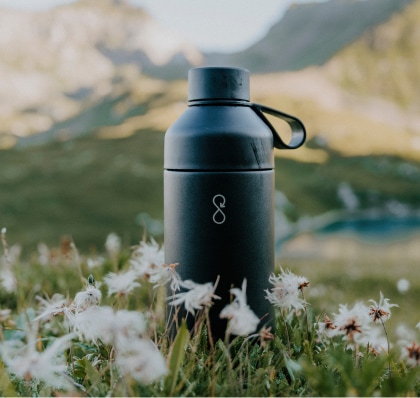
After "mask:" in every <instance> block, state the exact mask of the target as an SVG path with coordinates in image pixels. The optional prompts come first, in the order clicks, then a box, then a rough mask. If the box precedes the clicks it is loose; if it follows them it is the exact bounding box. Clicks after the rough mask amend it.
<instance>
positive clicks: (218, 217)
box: [213, 194, 226, 224]
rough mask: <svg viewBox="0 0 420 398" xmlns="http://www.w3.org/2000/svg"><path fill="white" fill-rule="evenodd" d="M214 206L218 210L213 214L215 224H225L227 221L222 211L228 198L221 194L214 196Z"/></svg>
mask: <svg viewBox="0 0 420 398" xmlns="http://www.w3.org/2000/svg"><path fill="white" fill-rule="evenodd" d="M213 204H214V205H215V206H216V209H217V210H216V211H215V212H214V214H213V221H214V223H215V224H223V223H224V222H225V221H226V216H225V213H223V211H222V209H224V208H225V204H226V198H225V197H224V196H223V195H221V194H217V195H215V196H213Z"/></svg>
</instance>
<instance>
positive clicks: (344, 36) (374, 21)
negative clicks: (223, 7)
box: [206, 0, 412, 73]
mask: <svg viewBox="0 0 420 398" xmlns="http://www.w3.org/2000/svg"><path fill="white" fill-rule="evenodd" d="M411 1H412V0H398V1H396V0H364V1H361V0H356V1H355V0H330V1H326V2H321V3H305V4H299V5H293V6H291V7H290V8H289V10H288V11H287V12H286V14H285V15H284V16H283V18H281V19H280V20H279V21H278V22H277V23H276V24H275V25H274V26H273V27H272V28H271V29H270V31H269V32H268V33H267V35H266V36H265V37H264V38H263V39H261V40H260V41H258V42H257V43H255V44H254V45H252V46H251V47H249V48H247V49H246V50H244V51H241V52H238V53H234V54H217V53H215V54H206V62H207V63H209V64H217V65H236V66H242V67H245V68H247V69H249V70H250V71H251V72H253V73H267V72H276V71H286V70H287V71H290V70H299V69H303V68H305V67H308V66H311V65H323V64H325V63H326V62H327V61H328V60H329V59H330V58H331V57H333V56H334V55H335V54H336V53H337V52H338V51H340V50H341V49H342V48H344V47H346V46H347V45H349V44H350V43H352V42H353V41H355V40H357V39H358V38H359V37H360V36H361V35H362V34H363V33H364V32H366V31H367V30H369V29H372V28H373V27H375V26H377V25H378V24H381V23H382V22H385V21H387V20H388V19H389V18H390V17H391V16H392V15H393V14H394V13H399V12H401V11H402V10H403V9H404V7H405V6H406V5H407V4H409V3H410V2H411Z"/></svg>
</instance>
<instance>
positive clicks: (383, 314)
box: [369, 292, 398, 323]
mask: <svg viewBox="0 0 420 398" xmlns="http://www.w3.org/2000/svg"><path fill="white" fill-rule="evenodd" d="M369 301H371V302H372V303H373V305H371V306H370V307H369V316H370V318H371V319H372V320H373V322H375V323H376V322H377V321H379V320H381V321H382V322H385V321H387V320H388V319H389V318H390V317H391V308H392V307H398V305H397V304H390V303H389V299H384V295H383V294H382V292H380V298H379V303H377V302H376V301H375V300H369Z"/></svg>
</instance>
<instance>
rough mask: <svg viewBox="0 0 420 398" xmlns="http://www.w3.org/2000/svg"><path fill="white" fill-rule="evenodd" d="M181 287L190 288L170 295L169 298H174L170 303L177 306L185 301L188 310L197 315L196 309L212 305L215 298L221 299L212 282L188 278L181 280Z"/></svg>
mask: <svg viewBox="0 0 420 398" xmlns="http://www.w3.org/2000/svg"><path fill="white" fill-rule="evenodd" d="M181 287H183V288H185V289H189V290H188V291H186V292H180V293H176V294H174V295H172V296H170V297H168V300H172V301H171V302H170V303H169V304H170V305H174V306H177V305H179V304H182V303H184V307H185V309H186V310H187V312H191V314H193V315H195V310H202V309H203V308H204V307H210V306H211V305H212V302H213V301H212V300H213V299H220V297H218V296H216V295H215V294H214V287H213V283H211V282H208V283H204V284H199V283H195V282H193V281H191V280H186V281H181Z"/></svg>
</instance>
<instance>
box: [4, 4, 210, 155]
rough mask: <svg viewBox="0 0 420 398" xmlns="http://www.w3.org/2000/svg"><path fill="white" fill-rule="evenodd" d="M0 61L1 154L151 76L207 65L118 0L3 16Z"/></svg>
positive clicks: (186, 46) (141, 13)
mask: <svg viewBox="0 0 420 398" xmlns="http://www.w3.org/2000/svg"><path fill="white" fill-rule="evenodd" d="M0 54H1V58H0V75H1V76H2V83H1V85H0V121H1V123H0V147H1V146H3V147H5V146H10V145H11V144H13V142H14V140H15V139H14V137H26V136H28V135H31V134H33V133H38V132H45V131H47V130H49V129H50V128H52V127H53V126H54V125H55V124H57V123H61V122H63V121H65V120H68V119H70V118H72V117H75V116H76V115H79V114H83V110H84V109H85V108H86V107H87V106H89V104H92V103H96V102H98V101H101V100H102V98H104V97H106V96H107V95H109V94H110V93H115V92H118V91H119V90H121V86H124V85H125V86H128V87H129V86H131V85H133V83H134V84H136V82H138V81H140V76H141V75H142V74H144V73H147V72H148V71H150V70H153V71H154V72H155V73H158V72H159V73H160V74H161V75H165V76H166V77H171V74H172V75H173V74H175V75H176V74H179V68H181V69H182V71H185V70H186V69H188V68H189V67H190V66H191V65H197V64H199V63H200V62H201V61H202V56H201V54H200V53H199V52H198V51H197V50H196V49H195V48H194V47H193V46H192V45H190V44H189V43H185V42H183V41H182V40H180V39H179V38H177V36H176V35H175V34H174V32H169V31H167V30H166V29H165V28H164V27H162V26H159V25H158V24H157V23H156V22H155V21H154V20H153V19H152V18H151V17H150V16H149V15H147V14H146V13H145V12H144V11H143V10H141V9H139V8H135V7H133V6H131V5H130V4H129V3H125V2H124V1H113V0H101V1H94V0H80V1H79V2H77V3H74V4H71V5H67V6H61V7H57V8H53V9H51V10H48V11H43V12H22V11H11V10H6V9H2V10H0Z"/></svg>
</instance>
